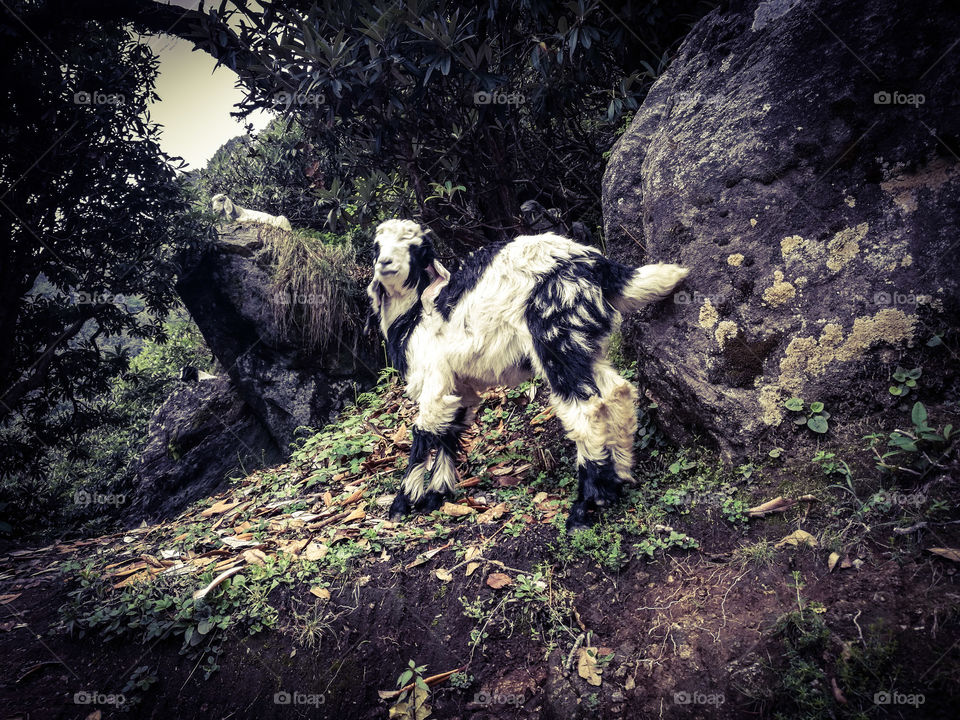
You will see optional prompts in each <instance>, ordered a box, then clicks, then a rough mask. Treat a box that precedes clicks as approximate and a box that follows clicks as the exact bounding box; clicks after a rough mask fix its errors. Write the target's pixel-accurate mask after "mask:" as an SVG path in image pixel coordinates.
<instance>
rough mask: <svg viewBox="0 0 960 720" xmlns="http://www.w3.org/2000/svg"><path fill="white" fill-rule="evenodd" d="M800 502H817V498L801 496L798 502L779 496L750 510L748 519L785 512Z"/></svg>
mask: <svg viewBox="0 0 960 720" xmlns="http://www.w3.org/2000/svg"><path fill="white" fill-rule="evenodd" d="M798 502H817V498H815V497H814V496H813V495H801V496H800V497H799V498H797V499H796V500H790V499H788V498H785V497H780V496H777V497H775V498H774V499H773V500H768V501H767V502H765V503H763V504H762V505H757V506H756V507H752V508H749V509H748V510H747V517H763V516H765V515H770V514H771V513H776V512H784V511H785V510H788V509H790V508H792V507H793V506H794V505H796V504H797V503H798Z"/></svg>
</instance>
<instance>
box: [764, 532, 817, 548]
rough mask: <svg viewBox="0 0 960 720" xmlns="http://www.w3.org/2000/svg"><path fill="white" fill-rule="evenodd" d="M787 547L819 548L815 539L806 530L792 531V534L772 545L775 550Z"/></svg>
mask: <svg viewBox="0 0 960 720" xmlns="http://www.w3.org/2000/svg"><path fill="white" fill-rule="evenodd" d="M787 546H790V547H812V548H815V547H818V546H819V543H818V542H817V539H816V538H815V537H814V536H813V535H811V534H810V533H808V532H807V531H806V530H794V531H793V532H792V533H790V534H789V535H787V536H786V537H785V538H783V540H781V541H780V542H778V543H777V544H776V545H774V547H776V548H783V547H787Z"/></svg>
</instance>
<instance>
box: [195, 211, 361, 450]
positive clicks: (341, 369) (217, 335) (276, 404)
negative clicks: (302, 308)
mask: <svg viewBox="0 0 960 720" xmlns="http://www.w3.org/2000/svg"><path fill="white" fill-rule="evenodd" d="M283 232H284V231H281V230H277V229H275V228H268V227H266V226H260V225H256V224H250V225H246V226H240V225H232V226H228V227H227V228H226V230H225V232H224V234H222V235H221V236H220V238H219V240H218V241H217V242H215V243H213V244H211V245H209V246H207V247H205V248H204V249H203V251H202V252H200V253H199V254H194V255H193V256H191V257H189V258H185V259H184V260H183V262H182V264H183V265H184V270H185V271H184V272H183V273H182V274H181V278H180V281H179V282H178V284H177V292H178V293H179V295H180V297H181V298H182V299H183V302H184V304H185V305H186V307H187V309H188V310H189V311H190V315H191V316H192V317H193V319H194V320H195V321H196V323H197V325H198V326H199V328H200V331H201V333H203V336H204V339H205V340H206V341H207V344H208V345H209V347H210V350H211V351H212V352H213V354H214V356H215V357H216V358H217V360H218V361H219V362H220V364H221V365H222V366H223V367H224V368H225V371H226V373H227V374H228V375H229V376H230V378H231V379H232V380H233V383H234V386H235V387H236V389H237V391H238V392H239V394H240V397H242V398H243V400H244V401H245V402H246V403H247V404H248V405H249V406H250V407H251V409H252V410H253V412H254V414H255V415H256V416H257V417H258V418H259V419H260V420H261V422H262V423H263V424H264V426H265V427H266V428H267V429H268V430H269V432H270V434H271V436H272V438H273V442H274V444H275V445H276V446H277V447H279V448H280V449H281V450H283V451H287V450H289V446H290V443H291V442H292V441H293V440H294V439H295V437H296V436H297V429H298V428H300V427H304V426H305V427H320V426H322V425H325V424H326V423H328V422H330V421H331V420H332V419H333V418H334V417H335V416H336V414H337V413H338V412H339V411H340V410H341V409H342V408H343V406H344V404H345V403H346V402H347V401H348V400H351V399H353V398H354V397H355V393H356V392H357V389H358V387H359V388H361V389H363V388H366V387H369V386H370V385H372V383H373V382H374V381H375V377H376V371H377V368H378V365H377V362H378V361H377V357H376V355H375V354H374V353H373V350H372V346H371V344H370V343H369V342H366V341H364V340H363V339H362V338H360V337H358V336H356V335H355V336H354V337H353V338H351V339H350V340H348V341H347V342H341V343H338V344H335V345H332V346H331V348H330V349H329V350H327V351H325V352H315V351H312V350H311V349H310V348H309V347H308V346H307V345H305V344H304V343H303V342H300V341H299V340H300V338H298V337H296V328H294V329H293V330H294V332H293V333H291V332H290V328H284V327H283V326H282V325H281V324H278V322H277V316H276V312H277V298H278V292H279V290H278V288H277V284H276V282H275V280H274V275H273V271H272V264H271V263H272V256H271V254H270V253H269V252H268V247H267V242H268V240H269V234H270V233H272V234H274V235H276V234H277V233H283ZM312 299H313V298H309V297H307V298H294V301H300V300H306V301H311V300H312ZM289 300H290V298H289V297H287V298H286V300H285V301H287V302H288V301H289Z"/></svg>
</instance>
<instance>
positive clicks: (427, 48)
mask: <svg viewBox="0 0 960 720" xmlns="http://www.w3.org/2000/svg"><path fill="white" fill-rule="evenodd" d="M238 5H239V7H240V10H239V11H237V12H235V13H234V12H230V13H228V12H224V11H220V12H218V13H216V14H213V13H211V14H210V15H209V16H207V18H206V21H205V22H206V23H207V24H209V23H219V26H220V28H221V33H222V34H223V35H228V34H229V33H228V32H227V30H228V29H229V28H230V27H231V25H230V22H231V21H232V22H233V25H232V27H236V28H237V30H236V31H235V37H236V39H237V43H236V44H238V45H240V46H241V47H243V48H244V69H243V73H244V74H243V76H242V77H243V80H244V84H245V87H246V89H247V97H246V98H245V100H244V103H243V104H242V106H241V109H242V110H244V111H249V110H252V109H255V108H267V107H271V108H276V107H277V106H278V105H282V106H283V107H285V108H287V109H288V110H289V112H290V113H292V114H294V115H296V116H297V117H298V119H299V120H300V121H301V123H303V125H304V127H306V128H307V131H308V135H309V136H310V137H311V138H312V139H315V140H317V141H318V143H319V144H323V145H325V146H332V147H334V148H335V149H336V150H335V152H336V159H337V161H336V162H335V163H334V164H333V165H334V167H335V168H337V169H338V170H339V172H335V173H334V176H333V177H331V178H329V182H328V183H326V187H325V189H324V190H323V191H321V192H320V193H319V194H320V197H321V199H322V200H323V201H324V202H325V203H326V204H327V206H328V207H330V209H331V212H330V213H329V215H328V222H329V223H330V224H331V225H333V224H336V223H337V222H338V221H340V220H341V219H343V220H345V221H347V222H352V223H356V222H358V221H362V220H364V219H366V217H367V216H369V215H370V214H371V213H369V212H367V209H368V208H369V207H370V206H371V205H374V206H376V205H378V204H380V205H383V204H385V203H388V204H390V205H391V206H392V208H393V211H394V212H399V213H403V214H408V215H411V214H412V215H416V216H419V217H420V218H422V219H423V220H425V221H427V222H429V223H430V224H431V226H433V227H434V228H435V229H436V228H438V227H446V228H447V229H448V230H449V231H450V232H449V233H446V234H447V235H448V236H451V237H457V238H458V240H459V242H460V244H462V245H466V246H471V245H476V244H480V243H482V242H484V241H488V240H495V239H502V238H504V237H507V236H510V235H513V234H515V233H516V231H517V229H518V215H519V212H518V211H519V205H520V203H521V202H522V201H524V200H527V199H537V200H539V201H540V202H542V203H543V204H544V205H546V206H548V207H556V208H559V209H560V210H561V213H562V215H564V216H565V217H566V218H568V220H577V219H583V220H586V221H587V223H588V225H598V224H599V219H600V207H599V187H600V177H601V174H602V171H603V158H602V154H603V151H604V150H606V149H607V148H608V147H609V145H610V144H611V142H612V139H613V137H614V134H615V131H616V129H617V128H618V126H619V125H620V123H621V118H622V116H623V114H624V113H627V112H629V111H631V110H633V109H635V108H636V107H637V105H638V102H639V100H641V99H642V97H643V95H644V94H645V92H646V89H647V87H648V86H649V82H650V81H651V80H652V79H653V78H654V77H655V76H656V74H657V72H658V71H659V68H660V67H662V65H663V64H664V63H665V58H666V53H667V49H668V48H669V47H670V46H671V45H672V44H673V43H674V42H675V41H677V40H678V39H679V38H680V37H682V34H683V32H684V31H685V30H686V28H687V27H688V24H689V22H690V21H691V20H692V19H693V18H694V17H695V16H693V15H689V14H674V15H668V14H667V13H665V12H664V11H663V10H661V8H660V4H659V3H656V2H652V3H646V4H639V5H636V4H633V3H620V4H617V5H616V6H614V7H611V6H609V5H608V4H605V3H600V2H596V1H591V0H576V1H575V2H568V3H562V4H561V3H548V2H538V1H536V0H529V1H527V2H514V3H503V2H499V1H497V0H488V1H487V2H481V3H480V4H479V5H477V4H462V3H456V2H445V1H444V0H435V1H428V2H420V3H410V2H393V3H387V4H374V3H370V2H360V3H357V2H336V1H328V2H323V3H306V2H300V3H289V2H284V3H279V2H270V1H269V0H264V1H263V2H260V3H259V4H258V5H257V6H247V4H246V3H243V2H241V3H238ZM687 7H688V8H693V7H695V6H694V4H693V3H690V4H689V5H688V6H687ZM681 8H683V4H681ZM207 35H208V36H210V35H211V33H209V32H208V33H207ZM229 45H231V43H229V42H224V43H223V45H222V48H226V47H227V46H229ZM250 56H253V58H255V62H251V60H250ZM226 57H228V58H232V57H234V55H233V51H232V50H226ZM643 57H645V58H646V60H641V59H640V58H643ZM321 139H322V142H319V141H320V140H321Z"/></svg>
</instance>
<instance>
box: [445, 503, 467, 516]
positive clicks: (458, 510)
mask: <svg viewBox="0 0 960 720" xmlns="http://www.w3.org/2000/svg"><path fill="white" fill-rule="evenodd" d="M440 512H442V513H443V514H444V515H446V516H448V517H463V516H464V515H470V514H471V513H474V512H476V510H474V509H473V508H472V507H470V506H468V505H461V504H459V503H452V502H445V503H444V504H443V507H441V508H440Z"/></svg>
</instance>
